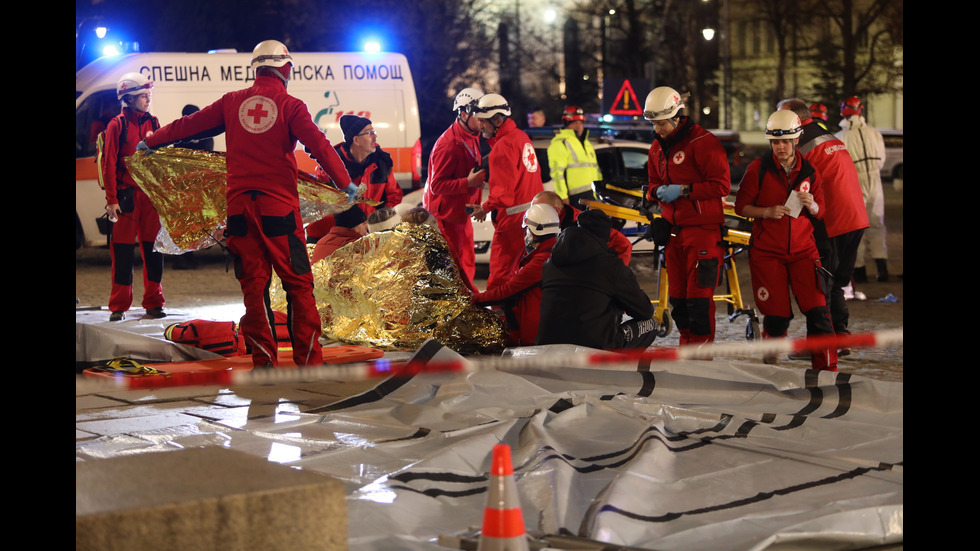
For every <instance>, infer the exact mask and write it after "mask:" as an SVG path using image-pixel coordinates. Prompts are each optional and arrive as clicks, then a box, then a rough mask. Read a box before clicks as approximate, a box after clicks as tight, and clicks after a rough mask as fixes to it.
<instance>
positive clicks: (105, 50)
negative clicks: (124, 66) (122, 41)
mask: <svg viewBox="0 0 980 551" xmlns="http://www.w3.org/2000/svg"><path fill="white" fill-rule="evenodd" d="M102 55H107V56H113V55H119V47H118V46H116V45H115V44H106V45H105V46H103V47H102Z"/></svg>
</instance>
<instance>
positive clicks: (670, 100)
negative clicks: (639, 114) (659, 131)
mask: <svg viewBox="0 0 980 551" xmlns="http://www.w3.org/2000/svg"><path fill="white" fill-rule="evenodd" d="M682 107H684V99H683V98H681V95H680V94H678V93H677V90H674V89H673V88H671V87H669V86H660V87H657V88H654V89H653V90H651V91H650V93H649V94H647V100H646V103H645V104H644V105H643V118H644V119H646V120H648V121H662V120H665V119H672V118H674V117H675V116H676V115H677V112H678V111H680V110H681V108H682Z"/></svg>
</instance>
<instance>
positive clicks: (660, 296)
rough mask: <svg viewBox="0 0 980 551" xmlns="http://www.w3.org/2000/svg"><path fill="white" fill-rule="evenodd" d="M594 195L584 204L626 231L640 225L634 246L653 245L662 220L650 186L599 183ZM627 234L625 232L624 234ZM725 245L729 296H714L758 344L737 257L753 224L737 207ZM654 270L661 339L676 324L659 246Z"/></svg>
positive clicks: (730, 207) (728, 218)
mask: <svg viewBox="0 0 980 551" xmlns="http://www.w3.org/2000/svg"><path fill="white" fill-rule="evenodd" d="M593 192H594V195H595V197H596V198H597V199H598V200H581V201H580V202H581V203H582V204H583V205H585V207H586V208H589V209H598V210H601V211H602V212H605V213H606V214H607V215H609V217H610V218H613V219H614V221H616V220H618V221H620V223H619V224H617V226H618V227H620V228H622V227H624V225H625V222H634V223H635V224H636V228H635V232H632V233H634V235H639V237H637V238H636V239H635V240H634V241H633V243H634V245H635V244H636V243H637V242H639V241H642V240H650V241H653V237H652V233H651V232H650V231H645V230H649V229H650V228H651V227H652V225H653V223H654V220H655V219H657V218H660V217H661V216H660V208H659V206H658V205H655V204H654V205H651V204H648V203H647V201H646V186H642V187H640V188H639V189H637V188H634V187H629V186H623V187H619V186H616V185H614V184H612V183H609V182H596V183H595V184H594V185H593ZM624 233H625V232H624ZM721 235H722V243H721V245H722V246H723V247H724V249H725V291H726V292H725V293H721V294H718V293H716V294H715V295H714V300H715V301H716V302H724V303H725V305H726V308H727V313H728V321H729V322H734V321H735V320H736V319H738V318H740V317H743V316H744V317H745V321H746V323H745V338H746V339H748V340H756V339H761V338H762V330H761V327H760V322H759V317H758V315H757V314H756V312H755V308H753V307H751V306H748V305H746V304H745V302H744V301H743V300H742V288H741V286H740V285H739V281H738V267H737V265H736V262H735V257H736V256H738V255H739V254H741V253H742V252H743V251H745V250H747V249H748V247H749V243H750V240H751V237H752V221H751V220H750V219H748V218H744V217H742V216H739V215H737V214H735V205H734V204H732V203H728V202H727V201H726V202H725V223H724V225H723V226H722V229H721ZM654 267H655V268H658V269H659V276H658V287H657V299H656V300H654V301H653V304H654V305H655V307H654V318H655V319H656V320H657V321H658V322H659V323H660V324H661V330H660V336H661V337H665V336H667V335H668V334H670V331H671V328H672V327H673V322H672V319H671V317H670V302H669V301H668V296H669V295H668V281H667V269H666V267H665V266H664V248H663V246H662V245H660V244H656V246H655V248H654Z"/></svg>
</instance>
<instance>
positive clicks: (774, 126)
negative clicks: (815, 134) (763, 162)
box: [766, 109, 803, 140]
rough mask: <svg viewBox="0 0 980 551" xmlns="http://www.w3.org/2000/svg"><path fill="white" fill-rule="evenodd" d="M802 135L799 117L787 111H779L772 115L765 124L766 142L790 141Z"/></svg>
mask: <svg viewBox="0 0 980 551" xmlns="http://www.w3.org/2000/svg"><path fill="white" fill-rule="evenodd" d="M802 133H803V124H802V123H801V122H800V116H799V115H797V114H796V113H794V112H792V111H790V110H788V109H780V110H779V111H776V112H775V113H773V114H772V115H769V120H768V121H767V122H766V139H768V140H790V139H793V138H799V137H800V134H802Z"/></svg>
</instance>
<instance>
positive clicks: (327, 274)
mask: <svg viewBox="0 0 980 551" xmlns="http://www.w3.org/2000/svg"><path fill="white" fill-rule="evenodd" d="M313 280H314V281H313V285H314V289H313V294H314V295H315V297H316V303H317V309H318V310H319V312H320V319H321V321H322V323H323V334H324V336H325V337H327V338H331V339H336V340H340V341H343V342H346V343H349V344H357V345H361V346H369V347H372V348H379V349H383V350H416V349H417V348H418V347H419V346H421V345H422V343H423V342H424V341H425V340H426V339H428V338H430V337H431V338H434V339H436V340H438V341H439V342H441V343H442V344H444V345H446V346H448V347H450V348H452V349H453V350H455V351H457V352H459V353H461V354H499V353H500V352H502V351H503V349H504V346H505V345H506V342H505V341H506V331H505V329H504V326H503V323H502V321H501V319H500V318H499V317H498V316H497V315H495V314H493V313H491V312H490V311H489V310H487V309H485V308H480V307H477V306H474V305H472V304H470V290H469V288H468V287H467V286H466V284H465V283H464V282H463V280H462V278H461V276H460V274H459V270H458V268H457V266H456V263H455V262H453V260H452V257H451V256H450V253H449V249H448V246H447V244H446V240H445V239H444V238H443V237H442V234H440V233H439V230H438V229H435V228H432V227H430V226H428V225H425V224H410V223H405V222H403V223H401V224H399V225H398V226H396V227H395V228H394V229H392V230H388V231H382V232H377V233H371V234H368V235H366V236H364V237H362V238H360V239H358V240H357V241H355V242H353V243H348V244H347V245H345V246H343V247H341V248H339V249H337V250H336V251H334V252H333V254H331V255H330V256H328V257H327V258H324V259H323V260H320V261H319V262H317V263H316V264H314V265H313ZM270 295H271V299H272V308H273V309H274V310H280V311H283V312H285V311H286V295H285V292H284V291H283V290H282V283H281V282H280V281H279V279H278V278H273V284H272V288H271V290H270Z"/></svg>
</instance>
